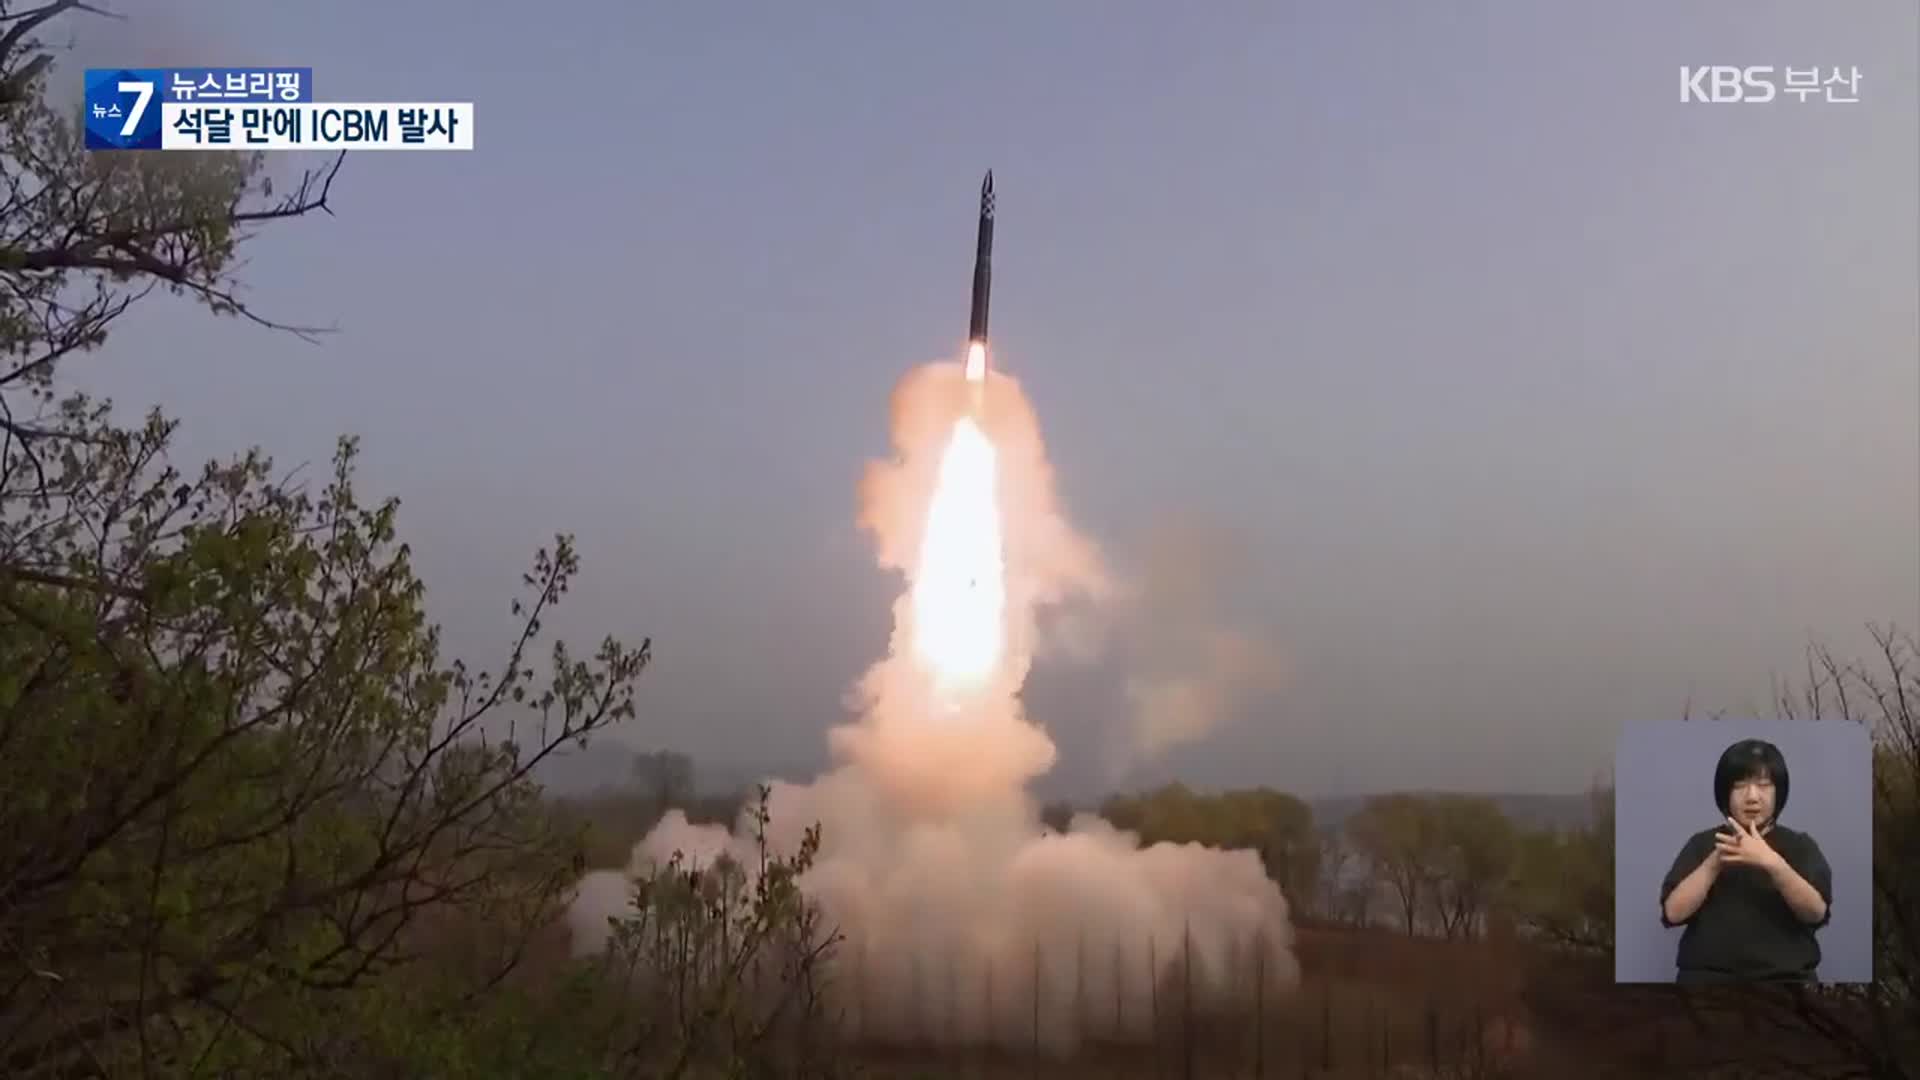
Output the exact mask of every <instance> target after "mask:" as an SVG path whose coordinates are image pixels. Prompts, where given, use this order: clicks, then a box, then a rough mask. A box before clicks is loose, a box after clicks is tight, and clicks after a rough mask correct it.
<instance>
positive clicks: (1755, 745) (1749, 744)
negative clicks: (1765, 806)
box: [1713, 739, 1788, 821]
mask: <svg viewBox="0 0 1920 1080" xmlns="http://www.w3.org/2000/svg"><path fill="white" fill-rule="evenodd" d="M1762 776H1764V777H1766V778H1767V779H1769V780H1772V781H1773V819H1774V820H1775V821H1778V820H1779V819H1780V811H1782V810H1785V809H1786V808H1787V786H1788V780H1787V759H1786V757H1785V756H1783V755H1782V754H1781V753H1780V748H1779V747H1777V746H1775V745H1773V744H1772V743H1770V742H1767V741H1766V740H1765V739H1742V740H1740V741H1739V742H1737V743H1734V744H1733V745H1732V746H1729V747H1727V749H1726V751H1725V752H1724V753H1722V754H1721V755H1720V764H1718V765H1716V766H1714V769H1713V805H1714V807H1715V808H1716V809H1718V810H1719V811H1720V813H1722V814H1725V813H1726V812H1727V797H1728V796H1730V795H1732V794H1733V785H1735V784H1737V783H1739V782H1740V781H1742V780H1752V779H1755V778H1757V777H1762Z"/></svg>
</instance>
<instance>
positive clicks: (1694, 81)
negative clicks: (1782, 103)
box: [1680, 64, 1860, 105]
mask: <svg viewBox="0 0 1920 1080" xmlns="http://www.w3.org/2000/svg"><path fill="white" fill-rule="evenodd" d="M1776 72H1778V73H1779V74H1777V75H1776V74H1775V73H1776ZM1822 76H1823V72H1822V69H1821V68H1819V67H1808V68H1796V67H1791V66H1789V67H1784V68H1775V67H1773V66H1772V65H1769V64H1761V65H1755V66H1750V67H1734V66H1731V65H1726V64H1714V65H1709V66H1706V67H1688V66H1686V65H1684V64H1683V65H1681V67H1680V102H1681V104H1684V105H1692V104H1704V105H1730V104H1741V105H1764V104H1766V103H1767V102H1770V101H1775V100H1783V99H1785V98H1786V97H1787V96H1788V95H1792V96H1793V97H1794V98H1795V99H1797V100H1798V101H1800V102H1801V103H1803V104H1804V103H1806V102H1810V101H1820V102H1822V103H1825V104H1832V105H1856V104H1859V102H1860V69H1859V68H1857V67H1853V66H1848V67H1845V68H1837V67H1836V68H1827V69H1825V71H1824V77H1822Z"/></svg>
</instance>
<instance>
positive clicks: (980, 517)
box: [913, 417, 1007, 692]
mask: <svg viewBox="0 0 1920 1080" xmlns="http://www.w3.org/2000/svg"><path fill="white" fill-rule="evenodd" d="M999 467H1000V463H999V455H998V454H997V453H995V451H994V448H993V443H992V442H991V441H989V440H988V438H987V435H986V433H985V432H983V431H981V430H980V426H979V425H978V424H976V423H974V421H973V420H972V418H970V417H962V418H960V420H959V421H958V422H957V423H955V424H954V427H953V436H952V438H951V439H949V440H948V442H947V448H946V451H945V452H944V453H943V454H942V455H941V458H940V472H939V479H938V480H937V481H936V483H935V487H934V490H933V499H932V501H931V502H930V503H929V504H928V507H927V519H926V535H925V537H924V538H923V539H922V541H921V545H920V566H919V572H918V574H916V575H915V578H914V583H913V633H914V651H915V654H916V655H917V656H918V657H919V658H920V661H921V662H922V663H923V664H925V665H926V667H927V668H928V670H929V671H930V672H931V674H932V675H933V678H934V684H935V689H936V691H937V692H952V691H954V690H963V689H970V688H977V687H979V686H980V685H982V684H983V683H985V682H986V681H987V680H988V679H989V678H990V677H991V676H992V675H993V674H994V672H996V671H997V670H998V669H999V667H1000V658H1001V653H1002V651H1003V646H1004V644H1005V628H1004V619H1005V618H1006V603H1007V582H1006V559H1005V553H1004V551H1003V547H1002V541H1001V529H1000V506H999V482H998V481H999V477H998V475H997V474H998V471H999Z"/></svg>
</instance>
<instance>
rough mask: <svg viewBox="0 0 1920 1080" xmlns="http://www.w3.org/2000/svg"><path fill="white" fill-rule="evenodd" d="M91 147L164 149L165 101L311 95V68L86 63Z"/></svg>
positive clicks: (279, 100) (302, 98) (273, 100)
mask: <svg viewBox="0 0 1920 1080" xmlns="http://www.w3.org/2000/svg"><path fill="white" fill-rule="evenodd" d="M86 80H87V81H86V132H87V149H89V150H158V149H160V107H161V106H162V105H163V104H182V103H193V104H199V103H218V104H226V103H235V104H248V103H258V104H276V105H277V104H294V103H300V102H311V101H313V69H312V68H88V69H87V76H86Z"/></svg>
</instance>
